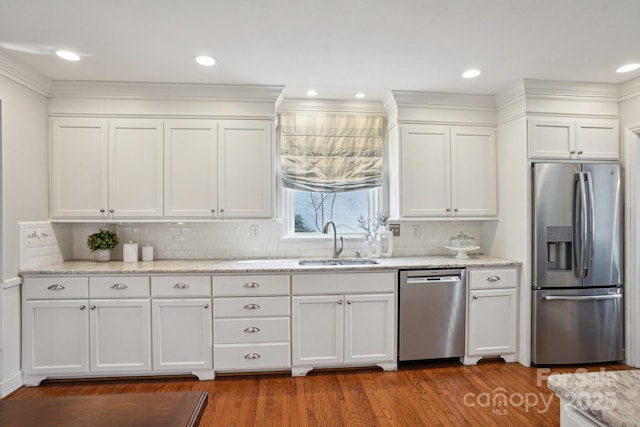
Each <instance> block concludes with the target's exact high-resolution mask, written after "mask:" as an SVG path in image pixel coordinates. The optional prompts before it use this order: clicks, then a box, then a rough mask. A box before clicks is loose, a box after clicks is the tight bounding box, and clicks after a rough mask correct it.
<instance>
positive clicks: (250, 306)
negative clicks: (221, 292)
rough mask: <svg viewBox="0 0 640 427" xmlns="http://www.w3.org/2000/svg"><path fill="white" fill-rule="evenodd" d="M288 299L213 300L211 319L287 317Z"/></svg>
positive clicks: (288, 309)
mask: <svg viewBox="0 0 640 427" xmlns="http://www.w3.org/2000/svg"><path fill="white" fill-rule="evenodd" d="M289 312H290V307H289V297H253V298H249V297H247V298H214V299H213V317H214V318H215V319H218V318H220V317H269V316H289Z"/></svg>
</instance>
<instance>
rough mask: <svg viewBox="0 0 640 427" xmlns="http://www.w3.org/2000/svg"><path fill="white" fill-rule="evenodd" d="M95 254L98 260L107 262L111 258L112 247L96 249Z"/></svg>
mask: <svg viewBox="0 0 640 427" xmlns="http://www.w3.org/2000/svg"><path fill="white" fill-rule="evenodd" d="M93 254H94V256H95V259H96V261H99V262H106V261H110V260H111V249H96V251H95V252H94V253H93Z"/></svg>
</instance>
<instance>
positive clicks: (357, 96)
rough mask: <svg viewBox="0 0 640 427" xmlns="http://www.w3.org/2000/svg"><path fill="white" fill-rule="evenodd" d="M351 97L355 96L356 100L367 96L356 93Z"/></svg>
mask: <svg viewBox="0 0 640 427" xmlns="http://www.w3.org/2000/svg"><path fill="white" fill-rule="evenodd" d="M353 96H355V97H356V98H364V97H366V96H367V94H366V93H364V92H356V93H355V95H353Z"/></svg>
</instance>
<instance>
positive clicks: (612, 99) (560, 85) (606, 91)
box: [524, 79, 620, 103]
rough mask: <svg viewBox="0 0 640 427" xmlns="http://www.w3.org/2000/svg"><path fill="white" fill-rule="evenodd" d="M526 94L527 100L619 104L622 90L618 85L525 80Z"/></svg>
mask: <svg viewBox="0 0 640 427" xmlns="http://www.w3.org/2000/svg"><path fill="white" fill-rule="evenodd" d="M524 92H525V96H526V98H527V99H544V100H564V101H588V102H607V103H617V102H618V101H619V93H620V89H619V85H618V84H616V83H589V82H569V81H552V80H534V79H525V80H524Z"/></svg>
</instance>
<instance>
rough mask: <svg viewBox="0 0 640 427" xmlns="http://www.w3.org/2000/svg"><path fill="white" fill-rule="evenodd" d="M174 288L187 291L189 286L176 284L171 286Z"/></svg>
mask: <svg viewBox="0 0 640 427" xmlns="http://www.w3.org/2000/svg"><path fill="white" fill-rule="evenodd" d="M173 287H174V288H176V289H187V288H188V287H189V285H187V284H186V283H182V282H180V283H176V284H175V285H173Z"/></svg>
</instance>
